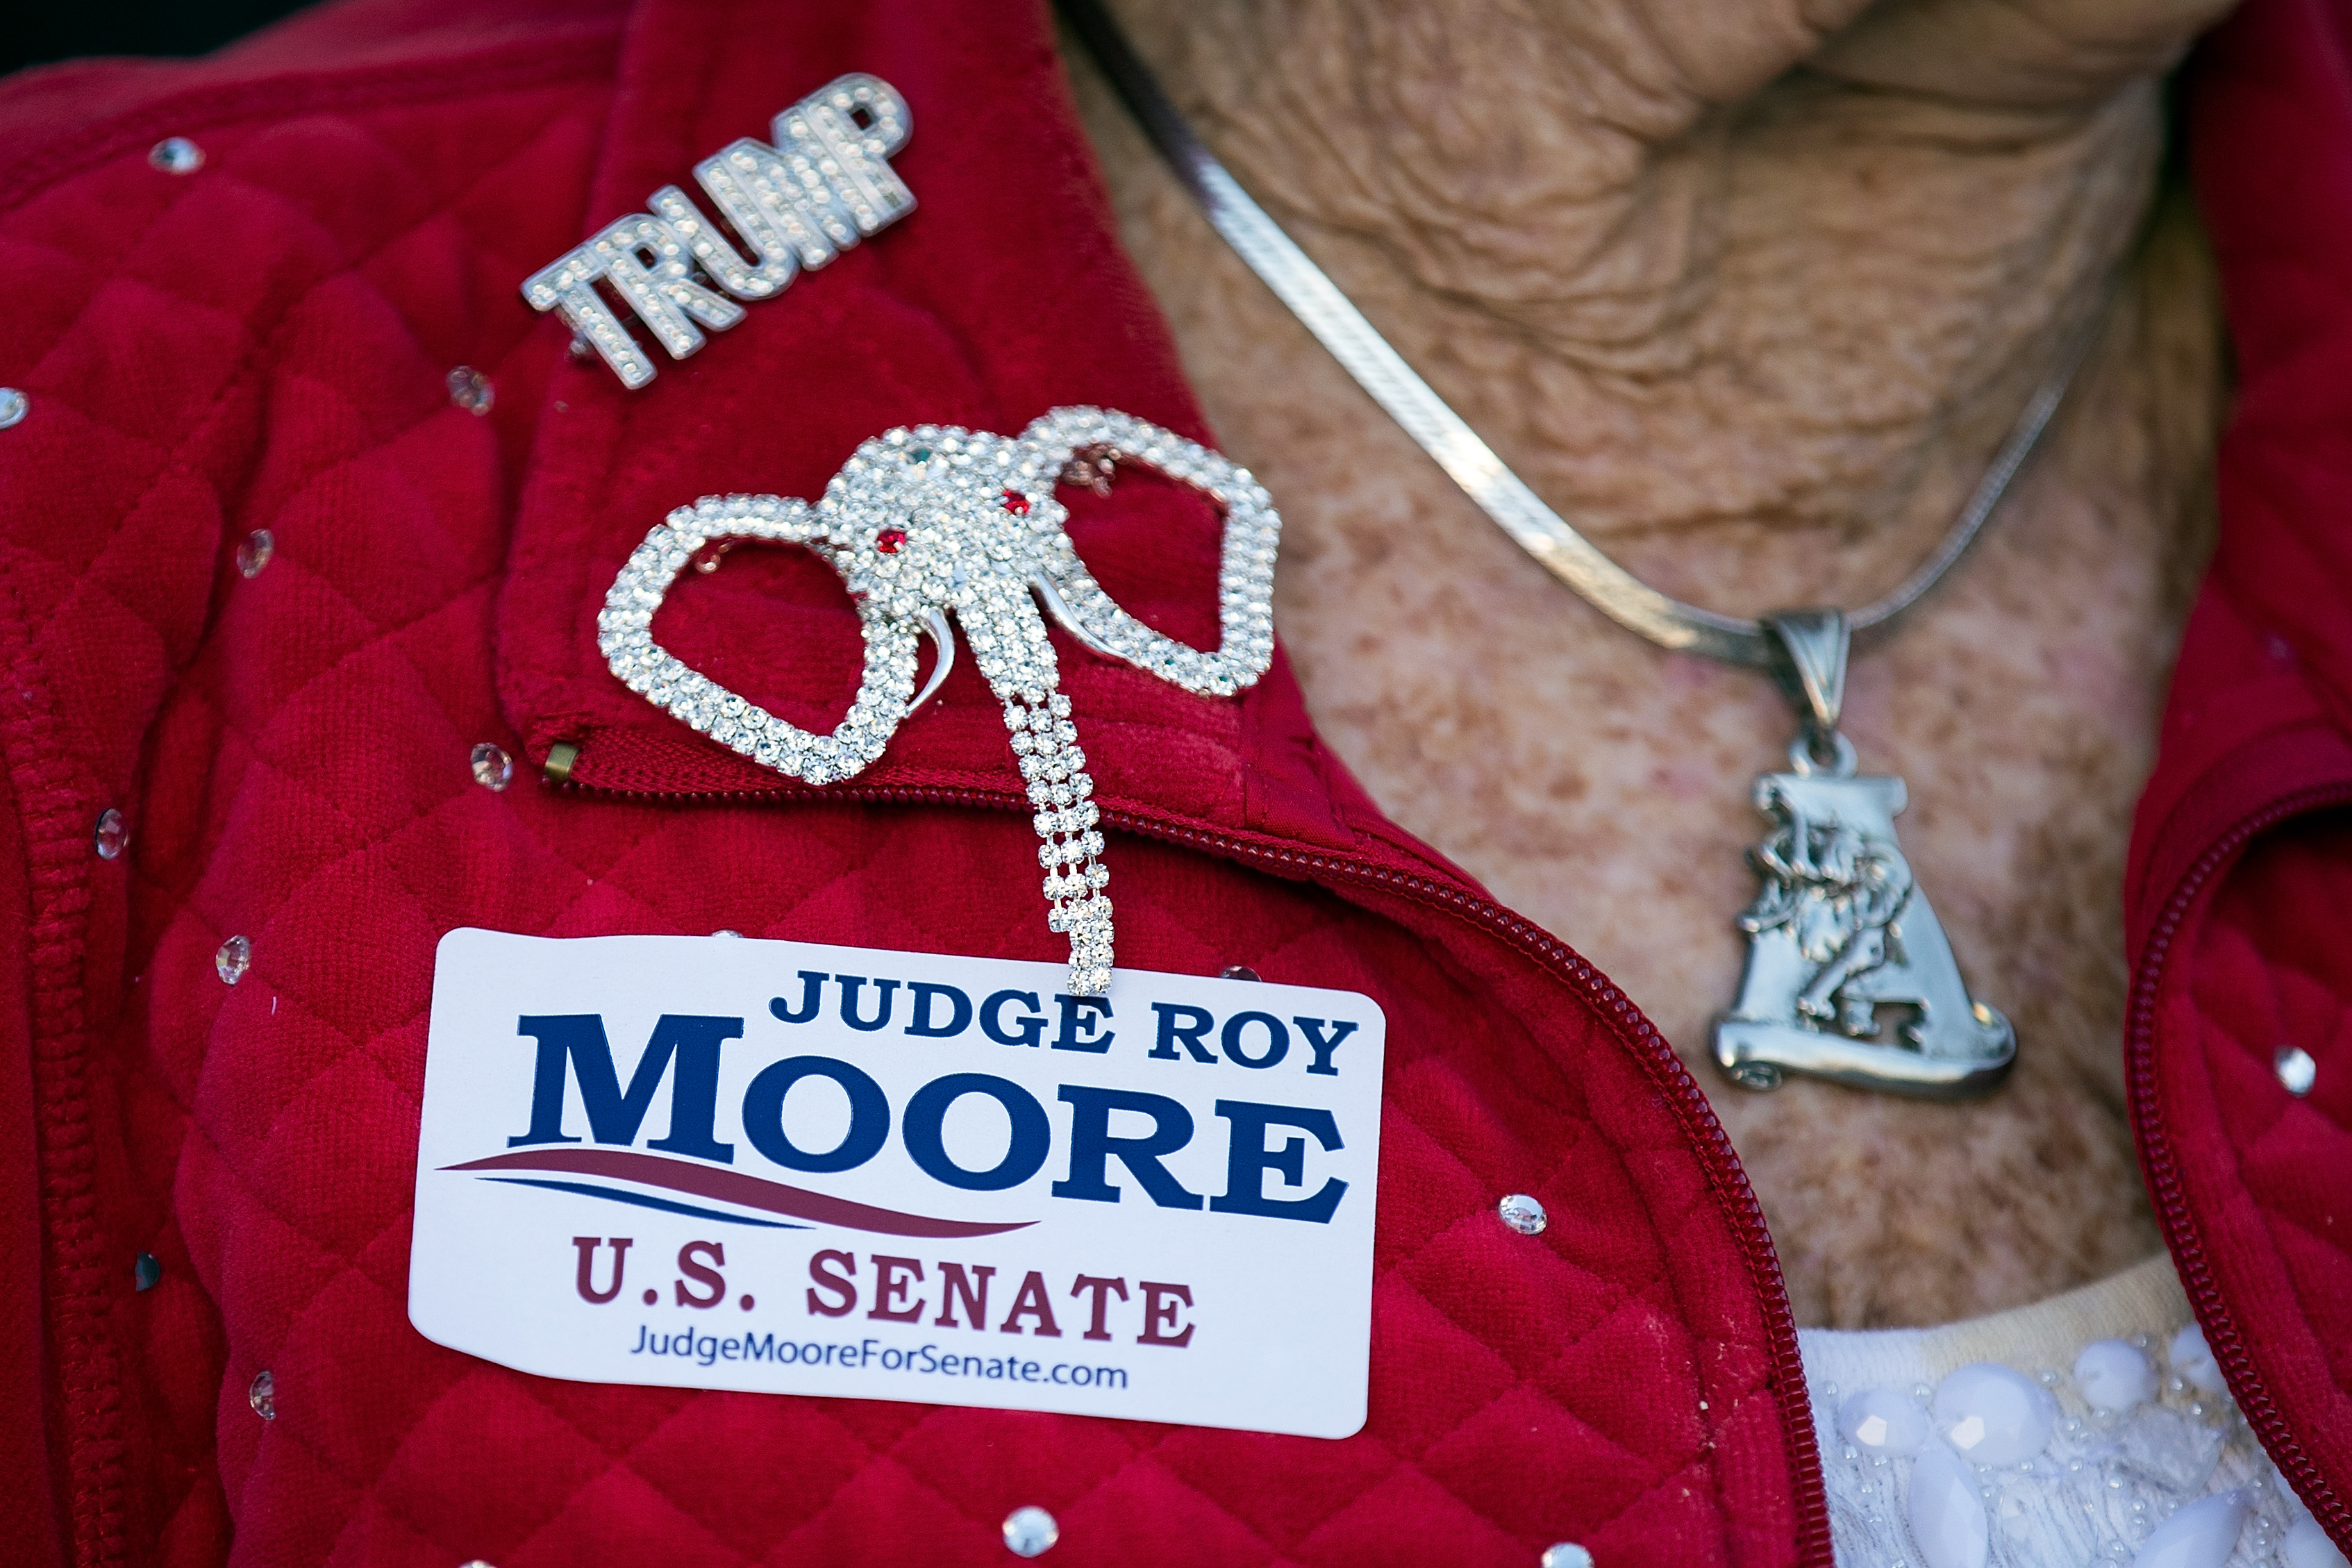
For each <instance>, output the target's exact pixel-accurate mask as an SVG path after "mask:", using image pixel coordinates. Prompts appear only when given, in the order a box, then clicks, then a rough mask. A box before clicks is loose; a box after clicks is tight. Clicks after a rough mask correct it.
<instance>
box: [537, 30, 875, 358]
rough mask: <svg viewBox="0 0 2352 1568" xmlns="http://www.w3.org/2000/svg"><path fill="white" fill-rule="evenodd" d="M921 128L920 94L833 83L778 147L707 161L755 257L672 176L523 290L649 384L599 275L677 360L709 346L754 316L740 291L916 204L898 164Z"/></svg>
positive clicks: (762, 287) (749, 291)
mask: <svg viewBox="0 0 2352 1568" xmlns="http://www.w3.org/2000/svg"><path fill="white" fill-rule="evenodd" d="M913 128H914V122H913V120H912V119H911V117H909V115H908V112H907V100H905V99H903V98H901V97H899V96H898V89H895V88H893V87H892V86H891V85H890V84H889V83H888V82H886V81H884V80H882V79H880V78H879V77H873V76H867V75H866V74H865V73H864V72H856V73H853V74H851V75H849V76H845V77H841V78H838V79H835V80H833V81H830V82H827V83H826V84H825V85H824V86H823V87H821V88H819V89H817V90H816V91H814V92H813V93H811V94H810V95H809V96H808V97H806V98H804V99H803V100H800V101H799V102H798V103H795V104H793V106H792V107H791V108H790V109H787V110H784V111H783V112H782V114H779V115H777V116H776V119H775V124H774V126H773V128H772V131H771V132H770V134H772V136H773V137H774V138H775V142H774V144H773V145H770V144H769V143H768V142H761V141H757V140H754V139H753V138H751V137H748V136H746V137H743V138H741V139H740V140H739V141H735V142H730V143H728V145H726V146H725V147H722V148H720V149H719V151H718V152H716V153H712V154H711V155H710V156H709V157H708V158H705V159H704V160H703V161H702V162H701V163H697V164H696V165H695V166H694V177H695V180H696V181H697V183H698V184H700V185H701V186H702V188H703V190H704V192H705V193H707V194H708V195H709V197H710V200H711V202H712V203H713V204H714V205H716V206H717V207H718V209H719V213H720V215H721V216H724V217H725V218H726V219H727V221H728V222H729V223H730V224H732V225H733V226H734V227H735V233H736V235H737V237H740V239H741V240H742V242H743V243H744V245H745V246H746V247H749V250H750V252H751V254H750V255H749V256H748V257H747V256H746V255H745V254H744V253H743V252H741V251H738V250H737V249H736V248H735V247H734V246H733V245H732V244H730V243H729V241H728V240H727V238H726V237H725V235H724V233H723V231H722V230H720V229H719V226H717V225H716V224H714V223H712V222H711V221H710V220H709V218H707V217H705V216H703V215H702V212H701V210H700V209H699V208H698V207H697V206H696V205H694V203H693V202H692V201H691V200H690V199H688V196H687V195H686V193H685V192H683V191H681V190H679V189H678V188H677V186H676V185H664V186H663V187H662V188H661V189H660V190H657V191H656V192H655V193H654V194H653V195H652V197H651V198H650V199H649V200H648V201H647V203H646V205H648V206H649V207H651V208H652V209H653V210H652V211H651V212H649V213H632V214H630V215H629V216H627V217H625V218H622V219H621V220H619V221H618V222H616V223H614V224H611V225H608V226H606V227H605V228H604V230H603V231H602V232H601V233H599V234H597V235H596V236H595V237H593V238H592V239H590V240H588V241H587V242H586V243H585V244H583V245H581V246H579V247H575V248H573V249H572V250H569V251H566V252H565V253H564V254H563V255H562V256H559V257H557V258H555V259H554V260H553V261H551V262H550V263H548V265H547V266H545V267H543V268H540V270H538V271H537V272H534V273H532V274H531V275H530V277H529V278H528V279H524V280H523V285H522V297H523V298H524V299H525V300H528V301H529V302H530V307H531V309H532V310H555V311H559V312H561V313H562V317H563V319H564V320H565V321H568V322H570V323H571V325H572V331H574V332H575V333H577V334H578V341H579V342H584V343H586V344H587V345H588V346H589V347H591V348H593V349H594V350H595V351H596V352H597V353H599V354H601V355H603V356H604V363H606V364H608V365H611V366H612V367H613V374H615V375H617V376H619V377H620V378H621V384H623V385H624V386H627V387H631V388H635V387H640V386H643V385H645V384H646V383H647V382H649V381H651V380H653V378H654V374H655V372H654V362H653V357H652V356H651V355H649V354H647V353H646V351H645V350H644V349H642V348H640V347H638V346H637V342H636V341H635V339H634V338H632V337H630V336H629V333H628V331H627V330H626V329H625V328H624V327H623V326H622V325H621V319H620V317H619V316H618V315H616V314H615V313H614V310H613V308H612V306H611V305H610V304H608V303H607V302H606V301H605V300H604V297H603V296H602V295H600V294H598V293H597V291H596V287H595V286H596V282H597V280H598V279H603V280H604V282H605V283H606V284H607V285H608V286H610V287H611V289H613V291H614V293H615V294H617V295H618V296H619V297H620V298H621V300H623V301H624V302H625V303H626V304H627V306H628V307H629V309H630V310H633V311H634V312H635V314H636V318H637V320H638V321H640V322H642V323H643V324H644V326H645V328H646V331H649V332H651V333H652V334H653V336H654V340H655V341H656V342H658V343H660V344H661V346H662V347H663V349H665V350H666V351H667V353H668V354H669V356H670V358H672V359H684V358H686V356H687V355H688V354H690V353H694V352H695V351H696V350H698V349H699V348H700V347H702V344H703V342H704V339H703V334H702V330H701V329H702V328H705V327H707V328H709V330H710V331H714V332H723V331H726V330H727V329H728V328H730V327H731V326H733V325H735V324H736V323H737V322H738V321H741V320H742V319H743V307H742V306H741V305H739V304H737V303H736V300H766V299H772V298H773V297H774V296H775V295H778V294H781V293H782V292H783V291H784V289H785V288H786V287H787V286H788V285H790V284H791V282H792V280H793V278H795V277H796V276H798V275H799V274H800V273H801V272H802V271H803V269H806V270H808V271H811V272H814V271H815V270H816V269H817V268H820V267H823V266H824V265H825V264H826V263H828V262H830V261H831V260H833V258H835V257H836V256H838V255H840V254H841V253H842V252H843V251H845V250H847V249H849V248H851V247H854V246H855V245H856V243H857V242H858V241H859V240H860V239H861V238H864V237H867V236H870V235H873V234H876V233H878V232H879V231H881V230H882V229H884V228H887V226H890V225H891V224H894V223H896V222H898V219H900V218H902V217H904V216H907V215H908V213H910V212H912V211H914V210H915V197H914V193H913V192H911V191H909V190H908V189H907V185H906V182H904V181H903V180H901V179H899V178H898V174H897V173H896V172H895V171H894V170H893V169H892V168H891V167H890V162H889V160H890V157H891V154H893V153H897V152H898V149H900V148H901V147H903V146H905V145H906V144H907V137H908V133H909V132H911V131H912V130H913ZM712 284H716V285H717V288H715V289H714V288H712V287H711V285H712ZM722 289H723V290H724V291H725V292H723V293H722V292H720V290H722ZM730 295H731V296H733V298H731V299H730V297H729V296H730Z"/></svg>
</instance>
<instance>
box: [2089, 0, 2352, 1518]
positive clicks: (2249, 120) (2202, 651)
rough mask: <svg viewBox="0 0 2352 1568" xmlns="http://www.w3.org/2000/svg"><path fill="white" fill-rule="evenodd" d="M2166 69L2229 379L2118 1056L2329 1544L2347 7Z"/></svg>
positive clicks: (2219, 1323)
mask: <svg viewBox="0 0 2352 1568" xmlns="http://www.w3.org/2000/svg"><path fill="white" fill-rule="evenodd" d="M2191 82H2192V96H2191V104H2192V120H2191V124H2192V130H2193V150H2194V157H2195V168H2196V175H2197V184H2198V191H2199V195H2200V200H2201V202H2202V205H2203V207H2204V211H2205V215H2206V219H2207V223H2208V226H2209V227H2210V231H2211V233H2212V237H2213V243H2214V246H2215V247H2216V250H2217V252H2218V254H2219V256H2220V258H2221V269H2222V278H2223V282H2224V288H2225V294H2226V302H2227V306H2228V310H2229V319H2230V326H2231V335H2232V337H2233V339H2234V342H2235V344H2236V348H2237V354H2238V365H2239V369H2240V373H2241V374H2242V385H2241V388H2240V392H2239V396H2238V405H2237V410H2236V413H2235V416H2234V417H2233V421H2232V424H2231V428H2230V430H2229V432H2228V434H2227V437H2226V438H2225V440H2224V443H2223V446H2222V450H2221V476H2220V478H2221V524H2222V526H2221V540H2220V543H2219V546H2218V549H2217V552H2216V554H2215V557H2214V561H2213V564H2212V568H2211V571H2210V575H2209V577H2208V579H2207V582H2206V584H2205V587H2204V589H2203V591H2202V594H2201V595H2200V599H2199V602H2198V604H2197V606H2196V609H2195V611H2194V614H2193V616H2192V617H2191V619H2190V622H2189V630H2188V634H2187V637H2186V639H2185V642H2184V646H2183V647H2182V650H2181V655H2180V666H2179V673H2178V674H2177V676H2176V677H2175V681H2174V687H2173V691H2172V694H2171V698H2170V703H2169V707H2168V711H2167V715H2166V723H2165V732H2164V740H2163V749H2162V753H2161V756H2160V758H2159V761H2158V768H2157V773H2156V777H2155V778H2154V779H2153V780H2152V781H2151V783H2150V784H2149V786H2148V790H2147V795H2146V796H2145V797H2144V798H2143V800H2142V803H2141V809H2140V814H2139V819H2138V823H2137V830H2136V838H2137V842H2136V843H2135V845H2134V850H2133V855H2132V858H2131V867H2132V872H2131V878H2132V879H2131V883H2130V886H2129V887H2128V888H2127V889H2126V910H2127V914H2128V927H2129V931H2130V940H2131V943H2132V948H2133V963H2134V967H2135V969H2136V970H2137V982H2136V984H2137V993H2136V994H2135V996H2134V998H2133V1005H2132V1008H2131V1012H2130V1015H2129V1025H2128V1035H2127V1037H2126V1067H2127V1070H2128V1072H2129V1075H2130V1082H2131V1088H2132V1096H2133V1115H2134V1121H2135V1125H2136V1127H2137V1131H2138V1136H2139V1142H2140V1151H2141V1157H2142V1161H2143V1163H2144V1165H2145V1167H2146V1170H2147V1178H2148V1187H2149V1192H2150V1194H2151V1196H2152V1197H2153V1198H2154V1199H2155V1202H2156V1205H2157V1209H2158V1215H2159V1217H2160V1219H2161V1220H2162V1222H2163V1224H2164V1226H2165V1231H2166V1237H2167V1240H2168V1242H2169V1244H2170V1246H2171V1248H2172V1252H2173V1257H2174V1260H2175V1261H2176V1263H2177V1264H2178V1265H2179V1270H2180V1278H2181V1282H2182V1284H2183V1285H2184V1286H2185V1287H2187V1289H2188V1291H2189V1300H2191V1301H2192V1302H2193V1303H2194V1304H2195V1305H2196V1308H2197V1313H2198V1317H2199V1319H2200V1321H2201V1322H2202V1323H2203V1325H2204V1329H2205V1334H2206V1339H2207V1341H2208V1342H2209V1343H2210V1345H2211V1346H2212V1348H2213V1352H2214V1354H2215V1355H2216V1357H2217V1358H2218V1359H2219V1360H2220V1361H2221V1364H2222V1366H2223V1367H2224V1369H2225V1370H2226V1371H2227V1373H2228V1374H2229V1378H2230V1383H2231V1390H2232V1392H2233V1393H2234V1394H2236V1396H2237V1399H2238V1402H2239V1405H2240V1406H2241V1407H2242V1409H2243V1410H2244V1412H2245V1414H2246V1416H2247V1418H2248V1420H2249V1421H2250V1422H2251V1423H2252V1425H2253V1426H2254V1429H2255V1430H2256V1432H2258V1433H2259V1434H2260V1435H2261V1436H2263V1441H2264V1442H2265V1444H2266V1445H2267V1446H2268V1447H2269V1448H2270V1451H2271V1455H2272V1457H2273V1458H2274V1459H2275V1460H2276V1461H2277V1462H2278V1466H2279V1468H2280V1471H2281V1473H2282V1474H2283V1475H2284V1476H2285V1477H2286V1479H2288V1480H2289V1481H2290V1482H2291V1483H2292V1484H2293V1485H2294V1487H2295V1489H2296V1490H2297V1491H2298V1492H2300V1493H2301V1495H2302V1497H2303V1499H2304V1500H2305V1502H2306V1503H2307V1504H2309V1505H2310V1507H2311V1509H2312V1511H2313V1513H2314V1515H2315V1517H2317V1518H2318V1519H2319V1520H2320V1521H2322V1523H2323V1524H2324V1525H2326V1528H2327V1530H2328V1531H2329V1533H2330V1534H2331V1535H2332V1536H2333V1537H2334V1538H2335V1540H2336V1542H2338V1543H2339V1544H2341V1545H2346V1546H2352V1176H2347V1171H2352V1015H2347V1004H2348V1003H2352V931H2347V924H2346V921H2345V920H2344V913H2343V912H2344V910H2346V908H2347V906H2352V816H2347V813H2346V811H2345V810H2344V809H2343V807H2344V806H2345V805H2346V804H2347V803H2352V739H2347V736H2352V527H2347V499H2348V498H2352V392H2347V379H2346V377H2345V375H2344V374H2343V367H2344V366H2345V365H2347V363H2352V289H2347V283H2346V280H2345V279H2346V273H2345V270H2344V267H2343V259H2344V258H2345V257H2346V256H2347V255H2352V95H2348V94H2347V89H2352V8H2347V6H2345V5H2340V4H2328V3H2326V0H2253V3H2252V4H2251V5H2248V6H2247V7H2246V8H2245V9H2244V10H2242V12H2240V13H2239V14H2238V15H2237V16H2236V17H2234V18H2233V19H2232V20H2231V22H2230V23H2229V24H2227V25H2226V26H2224V27H2223V28H2222V29H2221V31H2220V32H2219V33H2218V34H2216V35H2215V36H2214V37H2212V38H2211V39H2210V40H2208V41H2207V43H2206V44H2205V46H2204V47H2203V50H2202V54H2201V58H2200V60H2199V61H2198V62H2197V66H2196V68H2195V70H2194V72H2193V74H2192V77H2191ZM2292 1049H2300V1050H2302V1051H2305V1052H2306V1053H2308V1055H2309V1056H2310V1057H2311V1058H2312V1059H2313V1060H2314V1061H2315V1063H2316V1064H2317V1068H2318V1070H2317V1075H2316V1079H2315V1083H2314V1085H2313V1087H2312V1089H2311V1091H2310V1093H2309V1094H2308V1095H2307V1096H2305V1097H2303V1098H2297V1097H2296V1096H2294V1095H2293V1094H2291V1093H2290V1092H2289V1091H2288V1090H2287V1089H2285V1088H2284V1086H2283V1085H2282V1084H2281V1082H2280V1079H2279V1077H2278V1074H2277V1072H2276V1071H2275V1069H2274V1062H2275V1058H2276V1057H2277V1055H2278V1053H2280V1052H2282V1051H2286V1050H2292Z"/></svg>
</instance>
